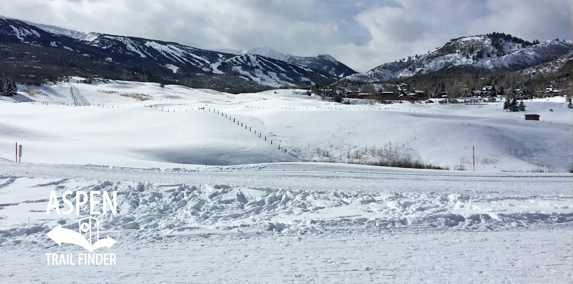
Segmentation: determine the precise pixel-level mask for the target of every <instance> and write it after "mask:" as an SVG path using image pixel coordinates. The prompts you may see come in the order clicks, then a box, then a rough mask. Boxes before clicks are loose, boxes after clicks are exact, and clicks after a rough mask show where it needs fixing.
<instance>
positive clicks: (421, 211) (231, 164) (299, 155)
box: [0, 78, 573, 283]
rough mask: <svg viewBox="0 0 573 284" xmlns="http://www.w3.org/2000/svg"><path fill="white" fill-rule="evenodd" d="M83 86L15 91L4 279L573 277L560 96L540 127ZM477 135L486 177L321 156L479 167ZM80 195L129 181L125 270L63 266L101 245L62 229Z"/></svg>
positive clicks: (116, 223) (428, 110)
mask: <svg viewBox="0 0 573 284" xmlns="http://www.w3.org/2000/svg"><path fill="white" fill-rule="evenodd" d="M80 79H81V78H73V79H72V80H71V82H70V83H58V84H56V85H51V86H43V87H40V88H36V87H30V89H29V91H31V90H32V89H34V90H35V92H29V93H24V92H21V93H19V94H18V95H16V96H14V97H10V98H7V97H0V277H1V279H2V282H3V283H22V282H78V276H77V275H78V272H81V281H82V282H85V283H102V282H104V283H119V282H121V283H145V282H150V283H151V282H153V283H159V282H166V283H178V282H185V283H187V282H194V283H197V282H198V283H261V282H271V283H274V282H294V283H314V282H325V283H384V282H391V283H395V282H399V283H412V282H421V283H426V282H436V283H441V282H453V283H467V282H479V283H499V282H509V283H511V282H516V283H551V282H555V283H567V282H569V281H570V279H571V276H572V274H571V269H570V267H571V265H573V259H572V257H571V255H572V247H573V246H572V240H573V235H572V232H571V224H572V222H573V206H572V201H573V196H572V194H571V186H573V182H572V179H571V176H572V175H571V174H570V173H562V172H564V171H567V172H568V171H569V168H568V167H569V166H570V165H571V163H572V161H571V157H573V153H572V151H573V147H572V145H571V143H572V142H571V139H570V138H571V135H572V133H573V125H572V124H573V123H572V120H571V117H572V115H573V114H572V113H571V109H568V108H566V106H565V104H564V98H562V97H557V98H552V99H549V100H548V99H543V100H533V101H527V102H526V105H527V108H528V110H530V111H532V112H536V113H540V114H541V118H542V120H545V121H539V122H532V121H528V122H526V121H524V120H523V117H522V115H521V114H515V113H507V112H503V111H502V110H501V109H502V105H501V104H500V103H491V104H484V105H422V104H415V105H414V104H394V105H385V106H383V105H375V106H365V105H339V104H334V103H331V102H326V101H322V100H321V99H320V98H317V97H314V96H311V97H309V96H307V95H306V94H305V92H304V91H297V90H280V91H276V93H275V92H262V93H256V94H240V95H231V94H226V93H219V92H215V91H211V90H198V89H189V88H185V87H181V86H171V85H167V86H165V87H164V88H161V87H160V86H159V85H158V84H156V83H155V84H154V83H131V82H122V81H110V82H108V83H105V84H104V83H96V84H93V85H88V84H80V83H78V82H79V81H80ZM22 89H25V88H24V87H23V86H20V90H22ZM30 94H33V95H30ZM24 101H27V102H24ZM15 102H19V103H15ZM80 105H82V106H80ZM199 108H204V109H201V110H200V109H199ZM550 108H551V109H553V112H550V111H549V109H550ZM242 124H243V125H242ZM255 131H257V132H256V133H255ZM259 135H261V137H260V138H259ZM264 137H266V138H267V141H265V139H264ZM270 140H272V141H273V144H272V145H271V144H270ZM15 142H18V143H21V144H22V145H23V155H22V163H15V162H14V161H13V160H14V152H13V151H14V143H15ZM279 145H281V149H279V147H278V146H279ZM472 146H475V147H476V155H477V164H476V166H477V167H476V172H475V173H474V172H472V171H454V170H444V171H440V170H418V169H401V168H388V167H373V166H365V165H356V164H353V165H351V164H343V163H318V162H306V161H311V160H317V161H337V162H344V161H347V162H359V161H360V160H362V161H367V160H369V159H373V158H375V156H376V155H377V154H376V153H375V152H376V151H372V149H373V148H374V147H377V148H378V149H386V150H388V152H391V153H395V154H396V155H410V156H412V157H413V158H416V159H420V160H421V161H424V162H430V163H433V164H437V165H441V166H450V167H452V166H453V165H458V164H462V165H463V166H465V167H466V170H468V169H469V168H470V165H471V164H468V163H470V162H469V161H471V147H472ZM365 147H368V149H367V150H365V151H359V150H360V149H362V148H365ZM283 150H286V153H285V152H283ZM325 151H328V152H329V154H328V155H325V154H324V153H325ZM355 153H358V154H356V155H355ZM361 153H362V154H361ZM360 155H362V156H363V157H359V156H360ZM285 161H290V163H285ZM261 162H271V163H261ZM272 162H274V163H272ZM205 163H207V164H208V165H205ZM544 163H547V165H548V167H544V166H543V164H544ZM540 171H550V172H549V173H547V172H540ZM78 190H82V191H107V192H111V191H117V196H118V199H117V200H118V214H117V215H111V214H106V215H97V218H99V220H100V222H101V226H100V231H99V234H100V236H101V237H102V238H104V237H112V238H113V239H114V240H115V241H116V242H117V243H116V244H114V245H113V246H111V247H109V248H101V249H98V250H96V251H95V252H97V253H108V254H110V253H113V254H115V256H116V257H117V265H112V266H78V265H75V266H56V265H48V264H47V263H46V254H47V253H57V254H60V253H61V254H73V255H76V254H81V253H85V252H86V251H85V250H83V249H82V248H80V247H79V246H76V245H73V244H69V243H62V244H61V246H60V245H58V244H57V243H55V242H54V241H52V240H51V239H50V238H48V237H47V236H46V233H48V232H50V231H51V230H52V229H53V228H55V227H57V226H58V225H61V226H62V227H63V228H67V229H70V230H74V231H75V230H78V218H83V217H86V216H90V214H89V208H88V206H87V205H84V206H82V207H81V210H80V214H78V215H75V214H73V215H55V214H54V213H52V214H50V215H46V208H47V204H48V198H49V196H50V192H52V191H55V192H57V194H58V196H60V195H61V194H62V193H63V192H65V191H72V192H75V191H78ZM66 206H68V205H65V204H64V203H62V207H61V209H62V210H67V209H68V208H67V207H66ZM95 209H96V211H97V210H101V209H102V207H101V204H97V205H95Z"/></svg>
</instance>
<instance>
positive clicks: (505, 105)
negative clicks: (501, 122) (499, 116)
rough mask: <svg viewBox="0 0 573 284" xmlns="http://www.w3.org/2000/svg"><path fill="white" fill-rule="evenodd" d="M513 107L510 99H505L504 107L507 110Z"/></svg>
mask: <svg viewBox="0 0 573 284" xmlns="http://www.w3.org/2000/svg"><path fill="white" fill-rule="evenodd" d="M510 107H511V104H510V103H509V100H507V99H506V100H505V102H504V103H503V109H505V110H509V108H510Z"/></svg>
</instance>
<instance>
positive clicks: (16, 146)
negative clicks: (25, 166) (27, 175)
mask: <svg viewBox="0 0 573 284" xmlns="http://www.w3.org/2000/svg"><path fill="white" fill-rule="evenodd" d="M16 163H18V142H16Z"/></svg>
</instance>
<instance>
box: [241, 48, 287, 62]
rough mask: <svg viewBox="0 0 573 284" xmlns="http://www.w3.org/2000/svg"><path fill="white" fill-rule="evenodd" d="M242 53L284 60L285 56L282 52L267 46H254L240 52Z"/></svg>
mask: <svg viewBox="0 0 573 284" xmlns="http://www.w3.org/2000/svg"><path fill="white" fill-rule="evenodd" d="M242 53H243V54H258V55H262V56H265V57H268V58H272V59H276V60H282V61H285V59H286V58H287V57H286V56H285V55H284V54H282V53H280V52H278V51H276V50H274V49H272V48H270V47H268V46H265V47H255V48H252V49H249V50H246V51H243V52H242Z"/></svg>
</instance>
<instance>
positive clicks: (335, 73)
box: [221, 46, 356, 78]
mask: <svg viewBox="0 0 573 284" xmlns="http://www.w3.org/2000/svg"><path fill="white" fill-rule="evenodd" d="M221 51H225V52H229V53H234V54H237V55H245V54H257V55H261V56H264V57H268V58H272V59H276V60H280V61H284V62H287V63H289V64H293V65H296V66H300V67H302V68H308V69H312V70H314V71H316V72H318V73H320V74H323V75H325V76H332V77H336V78H342V77H346V76H349V75H352V74H355V73H356V71H354V70H352V68H350V67H348V66H346V65H344V64H343V63H342V62H340V61H338V60H336V58H334V57H332V56H331V55H328V54H322V55H318V56H307V57H305V56H296V55H290V54H289V55H285V54H282V53H280V52H278V51H276V50H274V49H272V48H270V47H268V46H265V47H255V48H252V49H249V50H228V49H221Z"/></svg>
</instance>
